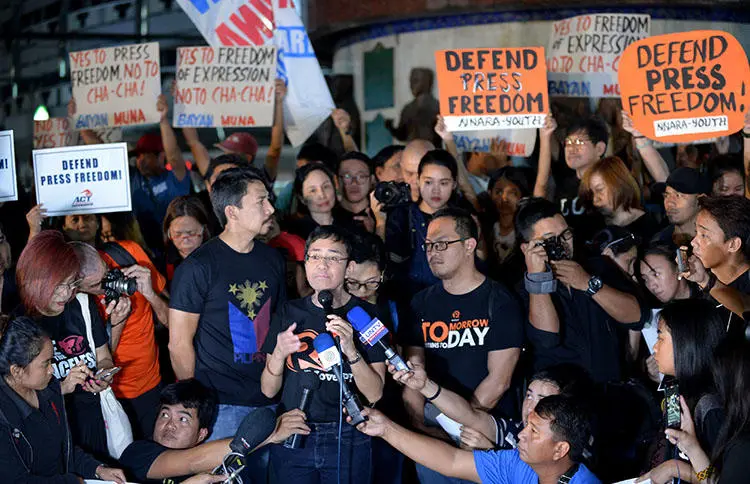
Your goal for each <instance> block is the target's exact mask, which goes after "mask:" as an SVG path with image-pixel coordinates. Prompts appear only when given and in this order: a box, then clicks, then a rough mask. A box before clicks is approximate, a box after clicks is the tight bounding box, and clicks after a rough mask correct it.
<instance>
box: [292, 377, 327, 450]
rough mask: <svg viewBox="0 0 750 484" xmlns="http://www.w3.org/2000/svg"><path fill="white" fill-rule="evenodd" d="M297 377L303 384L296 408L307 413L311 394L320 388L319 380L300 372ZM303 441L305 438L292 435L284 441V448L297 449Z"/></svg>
mask: <svg viewBox="0 0 750 484" xmlns="http://www.w3.org/2000/svg"><path fill="white" fill-rule="evenodd" d="M299 376H300V378H302V379H303V382H302V397H301V398H300V400H299V406H298V407H297V408H298V409H300V410H302V411H303V412H305V413H307V409H308V407H309V406H310V400H311V399H312V392H313V390H317V388H318V387H319V386H320V380H318V378H317V377H316V376H315V375H314V374H312V373H307V372H302V373H301V374H300V375H299ZM304 439H305V436H304V435H302V434H292V435H290V436H289V437H287V439H286V440H285V441H284V447H286V448H287V449H299V448H300V447H302V443H303V442H304Z"/></svg>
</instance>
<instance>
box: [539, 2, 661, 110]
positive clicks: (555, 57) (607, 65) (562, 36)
mask: <svg viewBox="0 0 750 484" xmlns="http://www.w3.org/2000/svg"><path fill="white" fill-rule="evenodd" d="M650 32H651V16H650V15H641V14H626V13H594V14H588V15H579V16H577V17H571V18H566V19H563V20H559V21H557V22H554V23H553V24H552V34H551V35H550V38H549V45H548V47H547V70H548V71H549V72H548V79H549V81H548V82H549V94H550V96H568V97H613V98H617V97H620V89H619V86H618V84H617V71H618V68H619V64H620V56H621V55H622V53H623V52H624V51H625V48H626V47H627V46H628V45H630V44H632V43H633V42H637V41H638V40H641V39H644V38H646V37H648V36H649V34H650Z"/></svg>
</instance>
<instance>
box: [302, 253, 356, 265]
mask: <svg viewBox="0 0 750 484" xmlns="http://www.w3.org/2000/svg"><path fill="white" fill-rule="evenodd" d="M347 260H349V259H348V258H347V257H336V256H327V257H326V256H322V255H317V254H313V255H309V254H308V255H306V256H305V261H307V262H314V263H316V264H320V263H325V264H326V265H328V264H340V263H342V262H346V261H347Z"/></svg>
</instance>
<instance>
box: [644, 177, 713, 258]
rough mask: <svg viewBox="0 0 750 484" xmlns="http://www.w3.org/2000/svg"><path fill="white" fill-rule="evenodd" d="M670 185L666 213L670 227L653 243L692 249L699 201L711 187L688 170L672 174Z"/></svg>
mask: <svg viewBox="0 0 750 484" xmlns="http://www.w3.org/2000/svg"><path fill="white" fill-rule="evenodd" d="M666 185H667V188H666V190H665V191H664V210H665V211H666V213H667V218H668V219H669V225H668V226H666V227H665V228H664V229H662V230H661V231H660V232H659V233H657V234H656V235H655V236H654V238H653V242H659V243H662V244H666V245H669V246H671V247H673V248H677V247H680V246H683V245H685V246H688V245H690V241H691V240H692V239H693V237H695V218H696V216H697V215H698V198H699V197H700V196H702V195H704V194H705V193H706V192H707V189H708V185H707V183H706V180H705V179H704V178H703V176H702V175H701V174H700V173H699V172H698V170H695V169H694V168H688V167H682V168H677V169H676V170H675V171H673V172H672V173H670V175H669V177H668V178H667V183H666Z"/></svg>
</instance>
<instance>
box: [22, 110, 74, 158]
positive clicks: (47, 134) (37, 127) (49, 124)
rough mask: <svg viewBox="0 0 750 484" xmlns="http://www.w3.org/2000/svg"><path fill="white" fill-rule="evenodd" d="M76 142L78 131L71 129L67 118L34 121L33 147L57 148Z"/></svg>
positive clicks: (38, 148) (37, 148) (36, 148)
mask: <svg viewBox="0 0 750 484" xmlns="http://www.w3.org/2000/svg"><path fill="white" fill-rule="evenodd" d="M77 144H78V132H77V131H75V130H74V129H71V127H70V122H69V121H68V118H49V119H48V120H46V121H34V144H33V146H34V149H35V150H40V149H43V148H57V147H60V146H74V145H77Z"/></svg>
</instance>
